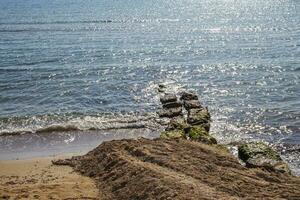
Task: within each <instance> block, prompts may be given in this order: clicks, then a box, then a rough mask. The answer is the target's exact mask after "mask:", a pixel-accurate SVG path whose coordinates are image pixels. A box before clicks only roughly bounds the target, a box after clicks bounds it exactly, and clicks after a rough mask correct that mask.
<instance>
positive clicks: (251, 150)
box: [238, 142, 291, 173]
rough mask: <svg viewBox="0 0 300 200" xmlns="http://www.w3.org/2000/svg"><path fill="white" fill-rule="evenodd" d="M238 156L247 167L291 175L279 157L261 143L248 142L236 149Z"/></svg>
mask: <svg viewBox="0 0 300 200" xmlns="http://www.w3.org/2000/svg"><path fill="white" fill-rule="evenodd" d="M238 155H239V158H240V159H241V160H243V161H244V162H245V163H246V166H247V167H261V168H266V169H268V170H274V171H279V172H283V173H291V172H290V169H289V168H288V165H287V164H286V163H284V162H283V161H282V159H281V158H280V155H279V154H278V153H277V152H276V151H274V150H273V149H272V148H271V147H269V146H268V145H267V144H265V143H263V142H250V143H246V144H242V145H240V146H239V148H238Z"/></svg>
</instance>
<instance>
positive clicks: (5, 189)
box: [0, 155, 99, 199]
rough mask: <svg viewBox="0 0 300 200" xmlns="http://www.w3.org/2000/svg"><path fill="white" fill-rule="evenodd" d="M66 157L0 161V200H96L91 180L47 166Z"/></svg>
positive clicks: (70, 171) (95, 190)
mask: <svg viewBox="0 0 300 200" xmlns="http://www.w3.org/2000/svg"><path fill="white" fill-rule="evenodd" d="M70 156H71V155H64V156H59V157H58V156H55V157H53V156H52V157H44V158H34V159H28V160H6V161H0V199H96V197H97V195H98V194H99V192H98V189H97V188H96V185H95V182H94V181H93V180H92V179H90V178H88V177H85V176H82V175H80V174H78V173H76V172H74V171H73V169H72V168H71V167H68V166H55V165H52V163H51V160H53V159H58V158H67V157H70Z"/></svg>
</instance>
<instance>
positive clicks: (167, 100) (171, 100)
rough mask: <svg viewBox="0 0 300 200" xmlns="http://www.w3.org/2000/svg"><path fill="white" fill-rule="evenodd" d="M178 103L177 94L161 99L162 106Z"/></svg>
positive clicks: (166, 95) (167, 95)
mask: <svg viewBox="0 0 300 200" xmlns="http://www.w3.org/2000/svg"><path fill="white" fill-rule="evenodd" d="M176 101H177V97H176V95H175V94H170V93H169V94H165V95H163V96H161V97H160V102H161V103H162V104H166V103H169V102H176Z"/></svg>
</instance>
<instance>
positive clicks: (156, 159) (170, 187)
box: [53, 86, 300, 200]
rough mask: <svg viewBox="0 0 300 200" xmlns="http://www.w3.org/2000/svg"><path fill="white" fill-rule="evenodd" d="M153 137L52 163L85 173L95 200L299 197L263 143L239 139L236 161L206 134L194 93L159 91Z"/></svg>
mask: <svg viewBox="0 0 300 200" xmlns="http://www.w3.org/2000/svg"><path fill="white" fill-rule="evenodd" d="M159 91H160V93H161V98H160V101H161V103H162V109H161V110H160V111H159V112H158V114H159V116H160V117H163V118H168V119H169V123H168V124H167V126H166V128H165V130H164V131H163V132H162V133H161V135H160V138H157V139H154V140H149V139H143V138H142V139H138V140H134V139H132V140H115V141H110V142H104V143H102V144H101V145H100V146H98V147H97V148H95V149H94V150H92V151H90V152H89V153H87V154H86V155H84V156H76V157H72V158H71V159H66V160H57V161H53V164H57V165H70V166H71V167H73V168H74V169H75V171H77V172H79V173H81V174H83V175H85V176H89V177H92V178H93V179H94V180H95V182H96V183H97V186H98V188H99V191H100V193H99V199H104V200H105V199H116V200H118V199H120V200H121V199H122V200H126V199H128V200H131V199H300V190H299V188H300V178H299V177H294V176H292V175H291V174H290V170H289V168H288V166H287V164H286V163H284V162H283V160H282V159H281V158H280V156H279V154H278V153H277V152H276V151H274V150H273V149H272V148H271V147H270V146H268V145H267V144H265V143H262V142H250V143H244V144H240V146H239V148H238V155H239V158H240V159H241V160H242V161H243V162H244V163H245V165H242V164H240V161H239V160H238V158H236V157H234V156H233V155H231V154H230V152H229V151H228V149H227V148H226V146H223V145H220V144H217V140H216V139H215V138H214V137H212V136H211V135H210V133H209V130H210V123H211V117H210V114H209V112H208V109H207V108H206V107H205V106H203V105H202V104H201V102H200V101H199V98H198V96H197V95H196V94H195V93H193V92H182V93H180V94H178V95H177V94H172V93H166V92H165V87H162V86H160V87H159Z"/></svg>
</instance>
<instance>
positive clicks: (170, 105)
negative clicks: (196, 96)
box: [163, 101, 182, 108]
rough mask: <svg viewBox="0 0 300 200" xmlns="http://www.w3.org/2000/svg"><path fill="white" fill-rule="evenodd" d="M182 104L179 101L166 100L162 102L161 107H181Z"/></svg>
mask: <svg viewBox="0 0 300 200" xmlns="http://www.w3.org/2000/svg"><path fill="white" fill-rule="evenodd" d="M181 106H182V104H181V102H179V101H174V102H168V103H165V104H163V108H177V107H181Z"/></svg>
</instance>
